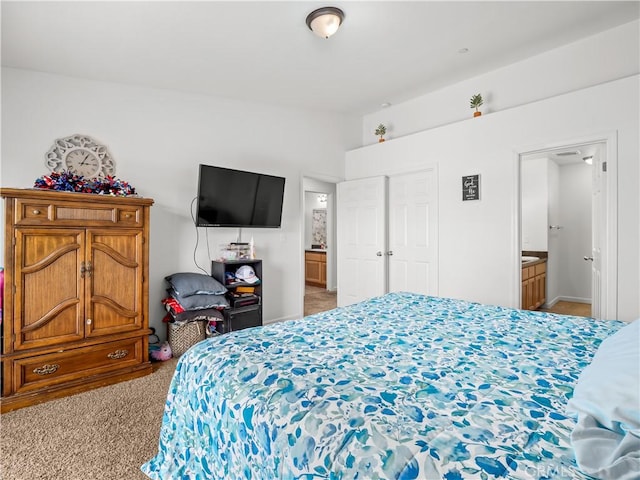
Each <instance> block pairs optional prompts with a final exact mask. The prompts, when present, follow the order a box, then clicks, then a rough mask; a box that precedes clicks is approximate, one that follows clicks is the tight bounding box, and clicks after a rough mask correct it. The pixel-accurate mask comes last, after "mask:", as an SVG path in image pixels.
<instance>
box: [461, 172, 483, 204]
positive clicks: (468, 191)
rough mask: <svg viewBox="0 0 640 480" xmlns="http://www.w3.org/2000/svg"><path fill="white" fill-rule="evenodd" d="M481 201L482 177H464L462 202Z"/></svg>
mask: <svg viewBox="0 0 640 480" xmlns="http://www.w3.org/2000/svg"><path fill="white" fill-rule="evenodd" d="M466 200H480V175H467V176H465V177H462V201H466Z"/></svg>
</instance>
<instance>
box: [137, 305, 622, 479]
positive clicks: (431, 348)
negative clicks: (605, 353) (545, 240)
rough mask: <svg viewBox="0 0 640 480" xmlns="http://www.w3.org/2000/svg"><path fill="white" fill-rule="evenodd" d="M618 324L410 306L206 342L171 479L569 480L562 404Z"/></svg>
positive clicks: (159, 468)
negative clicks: (549, 479) (495, 479)
mask: <svg viewBox="0 0 640 480" xmlns="http://www.w3.org/2000/svg"><path fill="white" fill-rule="evenodd" d="M624 325H625V324H624V323H622V322H617V321H608V322H604V321H603V322H598V321H594V320H592V319H587V318H583V317H571V316H563V315H554V314H545V313H541V312H529V311H523V310H516V309H510V308H503V307H498V306H488V305H482V304H478V303H470V302H464V301H460V300H453V299H446V298H437V297H429V296H423V295H418V294H412V293H390V294H387V295H384V296H381V297H376V298H372V299H370V300H367V301H365V302H362V303H358V304H355V305H351V306H348V307H343V308H338V309H335V310H331V311H328V312H323V313H320V314H316V315H312V316H309V317H305V318H304V319H302V320H297V321H288V322H281V323H277V324H271V325H267V326H264V327H259V328H252V329H246V330H241V331H238V332H234V333H232V334H227V335H221V336H219V337H214V338H210V339H207V340H205V341H203V342H201V343H199V344H197V345H195V346H194V347H192V348H191V349H190V350H188V351H187V352H186V353H185V354H184V355H183V356H182V357H180V359H179V361H178V364H177V367H176V372H175V374H174V378H173V380H172V383H171V386H170V388H169V392H168V396H167V402H166V406H165V412H164V417H163V420H162V428H161V432H160V440H159V449H158V453H157V455H156V456H155V457H154V458H152V459H151V460H149V461H148V462H147V463H145V464H144V465H143V466H142V471H143V472H144V473H145V474H146V475H147V476H148V477H150V478H152V479H156V480H169V479H187V478H189V479H219V480H223V479H224V480H227V479H233V480H236V479H257V480H272V479H282V480H288V479H335V480H338V479H366V480H375V479H445V480H459V479H467V478H469V479H476V478H478V479H492V478H513V479H531V478H535V479H546V478H553V479H571V480H574V479H581V478H592V477H589V476H588V475H586V474H584V473H582V472H581V471H580V470H579V469H578V467H577V464H576V459H575V455H574V451H573V449H572V446H571V438H570V437H571V433H572V431H573V429H574V427H575V424H576V421H575V419H574V418H572V417H570V416H569V415H567V412H566V410H567V402H568V400H569V399H570V398H571V396H572V392H573V389H574V386H575V384H576V382H577V380H578V377H579V375H580V373H581V371H583V369H584V368H585V367H586V366H587V365H588V364H589V363H590V362H591V360H592V358H593V356H594V354H595V352H596V350H597V348H598V346H599V345H600V344H601V342H602V341H603V340H604V339H606V338H607V337H609V336H611V335H613V334H614V333H615V332H617V331H618V330H619V329H621V328H622V327H623V326H624Z"/></svg>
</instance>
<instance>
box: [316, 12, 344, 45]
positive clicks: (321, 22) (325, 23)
mask: <svg viewBox="0 0 640 480" xmlns="http://www.w3.org/2000/svg"><path fill="white" fill-rule="evenodd" d="M343 20H344V12H343V11H342V10H340V9H339V8H336V7H322V8H318V9H317V10H314V11H313V12H311V13H310V14H309V15H307V27H309V30H311V31H312V32H313V33H315V34H316V35H318V36H319V37H322V38H329V37H330V36H331V35H333V34H334V33H336V32H337V31H338V27H340V25H341V24H342V21H343Z"/></svg>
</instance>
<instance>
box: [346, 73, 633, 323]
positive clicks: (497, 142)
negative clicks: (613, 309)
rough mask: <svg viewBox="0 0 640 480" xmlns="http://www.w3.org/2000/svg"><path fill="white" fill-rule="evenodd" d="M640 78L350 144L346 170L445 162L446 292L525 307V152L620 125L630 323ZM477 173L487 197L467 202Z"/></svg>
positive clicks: (380, 170)
mask: <svg viewBox="0 0 640 480" xmlns="http://www.w3.org/2000/svg"><path fill="white" fill-rule="evenodd" d="M639 85H640V76H639V75H634V76H632V77H628V78H624V79H620V80H616V81H612V82H609V83H605V84H602V85H598V86H595V87H590V88H586V89H583V90H579V91H575V92H571V93H568V94H564V95H558V96H554V97H552V98H549V99H546V100H542V101H538V102H534V103H530V104H527V105H523V106H520V107H517V108H511V109H507V110H504V111H498V112H494V113H491V114H485V115H482V116H481V117H479V118H470V119H468V120H464V121H460V122H457V123H453V124H449V125H445V126H442V127H438V128H433V129H430V130H425V131H422V132H419V133H415V134H413V135H407V136H404V137H401V138H397V139H393V140H388V141H386V142H384V143H381V144H374V145H369V146H366V147H362V148H359V149H356V150H352V151H350V152H348V153H347V155H346V170H345V177H346V178H347V179H355V178H364V177H370V176H376V175H385V174H386V175H389V174H393V173H399V172H409V171H416V170H420V169H422V168H424V167H425V166H427V165H431V164H433V163H437V164H438V172H439V189H440V198H439V205H440V212H439V218H440V226H439V232H440V241H439V245H440V252H439V259H440V264H439V267H440V278H439V292H440V295H442V296H446V297H454V298H463V299H468V300H474V301H480V302H483V303H490V304H499V305H507V306H517V305H518V302H519V297H520V288H519V285H518V284H517V282H518V276H517V274H516V273H517V272H518V269H519V268H520V264H519V263H520V262H519V250H520V245H519V241H518V240H519V239H518V229H519V226H518V224H519V194H520V192H519V189H518V176H519V175H518V174H519V171H518V168H519V167H518V163H519V162H518V154H519V153H521V152H529V151H534V150H536V149H542V148H546V147H548V146H550V144H552V143H556V144H558V143H559V142H566V143H573V142H575V141H576V139H585V138H592V137H595V136H602V135H607V134H609V133H611V132H615V133H616V136H617V170H616V169H614V166H615V165H614V163H615V161H616V160H615V159H609V163H610V167H611V168H610V172H614V173H613V174H614V175H615V174H616V172H617V178H615V179H614V180H615V181H616V182H617V194H618V195H617V199H618V209H617V222H618V232H617V233H618V264H617V268H618V279H619V280H618V304H617V316H618V318H620V319H623V320H627V321H629V320H632V319H635V318H637V317H640V301H639V299H638V291H640V269H639V268H638V267H639V266H640V229H639V228H638V220H639V219H640V197H639V196H638V192H637V189H638V183H639V179H640V168H639V164H640V162H638V158H639V157H640V146H639V135H640V134H639V132H640V121H639V118H640V115H639V108H640V107H639V105H640V95H639ZM472 174H480V175H481V178H482V182H481V190H482V191H481V194H480V195H481V200H479V201H474V202H463V201H462V200H461V192H460V179H461V177H462V176H464V175H472ZM469 232H473V235H469ZM461 272H464V274H461Z"/></svg>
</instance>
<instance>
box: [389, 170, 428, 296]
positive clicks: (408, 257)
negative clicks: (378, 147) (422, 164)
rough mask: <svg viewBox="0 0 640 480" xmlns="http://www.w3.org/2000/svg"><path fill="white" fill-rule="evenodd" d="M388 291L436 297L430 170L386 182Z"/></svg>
mask: <svg viewBox="0 0 640 480" xmlns="http://www.w3.org/2000/svg"><path fill="white" fill-rule="evenodd" d="M388 204H389V249H388V251H387V254H388V257H389V291H390V292H415V293H424V294H425V295H437V294H438V183H437V179H436V175H435V172H434V171H433V170H428V171H422V172H417V173H410V174H406V175H398V176H393V177H390V178H389V201H388Z"/></svg>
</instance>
